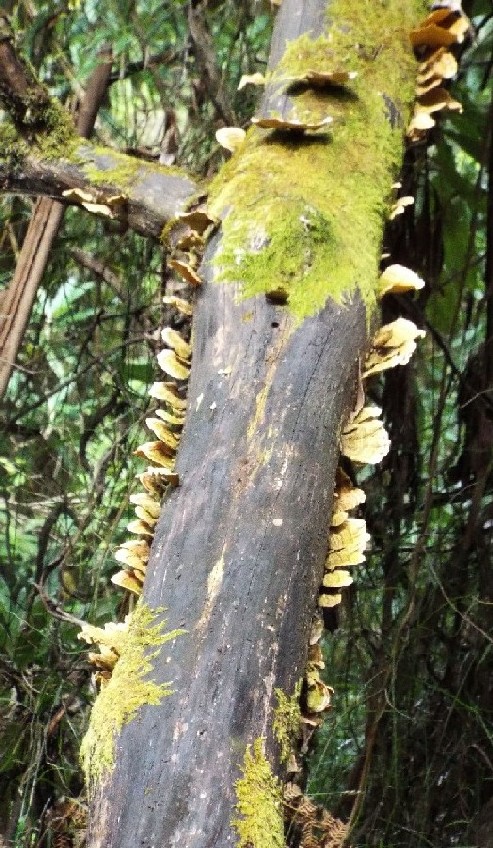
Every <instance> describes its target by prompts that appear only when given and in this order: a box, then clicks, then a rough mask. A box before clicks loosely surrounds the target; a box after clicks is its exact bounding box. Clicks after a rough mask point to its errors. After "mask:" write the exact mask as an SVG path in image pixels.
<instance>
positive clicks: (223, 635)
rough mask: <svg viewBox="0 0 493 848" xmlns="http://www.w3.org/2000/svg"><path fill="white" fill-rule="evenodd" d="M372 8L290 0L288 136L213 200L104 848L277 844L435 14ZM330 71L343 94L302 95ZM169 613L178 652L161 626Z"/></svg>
mask: <svg viewBox="0 0 493 848" xmlns="http://www.w3.org/2000/svg"><path fill="white" fill-rule="evenodd" d="M355 6H357V7H358V8H356V9H355V8H354V7H355ZM360 6H361V4H354V3H351V4H346V3H343V2H342V0H334V2H332V3H326V2H322V0H306V2H299V0H284V3H283V6H282V9H281V11H280V13H279V16H278V19H277V23H276V32H275V36H274V40H273V45H274V46H273V52H272V55H271V60H270V67H271V69H272V71H273V76H272V77H271V79H270V83H269V89H268V91H267V93H266V98H265V100H264V104H263V107H262V109H261V110H260V116H261V120H263V121H264V124H265V121H267V122H269V121H270V122H271V126H275V122H276V121H278V120H282V121H284V122H289V123H291V124H292V125H293V126H294V127H295V133H294V135H293V134H291V135H285V134H284V132H281V133H280V134H277V133H276V132H275V131H274V132H271V131H270V129H269V124H268V123H267V128H266V129H258V128H254V129H253V130H251V131H250V133H249V134H248V137H247V139H246V141H245V143H244V145H243V147H242V148H241V150H240V151H239V152H238V153H237V155H236V156H235V157H233V159H232V160H231V162H230V163H228V165H227V166H226V167H225V168H224V169H223V172H222V174H221V175H220V177H219V179H218V180H217V181H216V183H215V184H214V185H213V186H212V187H211V198H210V208H211V209H212V211H213V213H214V214H215V215H217V216H219V217H221V219H222V227H221V230H220V231H219V233H217V234H216V235H215V236H214V238H213V239H212V241H211V242H210V244H209V246H208V249H207V252H206V256H205V262H204V276H205V284H204V286H203V290H202V291H201V292H200V294H199V296H198V299H197V304H196V308H195V313H194V346H193V368H192V376H191V380H190V384H189V402H188V406H189V412H188V415H187V421H186V425H185V429H184V433H183V437H182V442H181V447H180V452H179V457H178V462H177V470H178V472H179V476H180V486H179V487H178V488H177V489H175V490H174V491H173V492H172V494H171V496H170V497H169V498H168V500H167V501H166V503H165V507H164V509H163V511H162V514H161V518H160V521H159V524H158V527H157V531H156V535H155V540H154V544H153V548H152V554H151V559H150V562H149V565H148V568H147V575H146V582H145V587H144V601H145V607H142V608H141V610H145V611H146V612H145V614H143V613H142V612H141V613H140V615H143V618H142V622H143V624H144V626H142V627H141V628H140V630H139V631H138V632H137V629H136V630H135V632H134V635H135V639H136V646H135V649H134V654H133V657H134V659H135V661H136V662H137V659H138V654H139V650H140V652H141V653H140V656H141V658H142V656H143V655H144V654H145V652H146V646H153V645H154V646H155V650H154V651H153V653H152V655H149V653H147V654H146V656H147V659H146V660H145V662H144V664H143V665H142V664H141V670H142V674H139V673H138V672H136V669H135V664H132V663H134V660H132V662H130V660H128V659H126V660H125V663H126V664H125V665H124V666H123V667H124V668H125V669H130V672H131V673H130V674H129V675H127V676H125V675H124V674H123V673H122V674H120V676H119V678H118V679H117V680H116V681H115V682H114V681H113V679H112V681H111V684H109V685H108V687H107V692H106V696H105V697H106V701H105V705H106V706H105V708H104V709H101V708H99V709H98V708H96V709H95V710H94V713H93V719H92V722H91V727H90V730H89V734H88V737H87V738H86V743H85V746H84V748H85V757H86V768H87V773H88V779H89V789H90V827H89V837H88V844H89V846H90V848H96V846H105V848H117V846H118V848H135V846H136V845H139V846H142V847H143V848H152V846H158V845H159V846H164V845H166V846H175V845H176V846H178V845H179V846H186V848H212V846H214V848H225V846H226V845H230V844H239V845H242V846H247V845H248V846H249V845H252V844H253V845H254V846H256V848H270V846H282V845H283V844H284V837H283V831H282V810H281V804H280V792H279V786H278V784H277V783H276V780H275V779H274V777H273V775H282V774H283V765H282V764H281V757H280V744H279V742H280V740H279V735H278V734H276V733H275V732H274V731H273V718H274V716H275V715H276V708H277V706H278V703H279V694H278V692H279V691H280V692H282V693H283V694H285V695H286V696H288V697H291V696H293V693H294V692H295V687H296V684H297V682H298V681H299V680H300V678H301V677H302V676H303V670H304V665H305V662H306V653H307V641H308V633H309V628H310V622H311V618H312V614H313V612H314V609H315V603H316V596H317V589H318V586H319V585H320V581H321V577H322V573H323V566H324V560H325V557H326V553H327V546H328V535H329V517H330V511H331V500H332V493H333V487H334V477H335V471H336V466H337V460H338V452H339V448H338V445H339V435H340V430H341V422H343V420H344V418H345V416H347V414H348V412H349V411H350V408H351V405H352V404H353V403H354V398H355V388H356V382H357V374H358V360H359V358H360V357H361V356H362V355H363V353H364V351H365V349H366V348H367V346H368V328H369V324H370V320H371V316H372V313H373V311H374V308H375V303H376V295H375V292H376V282H377V277H378V258H379V252H380V245H381V235H382V229H383V221H384V216H385V212H386V208H387V202H388V197H389V194H390V185H391V183H392V180H393V178H395V171H396V168H397V167H398V163H399V160H400V156H401V150H402V134H403V131H402V125H401V126H396V123H395V115H399V114H401V115H402V116H403V118H402V120H403V121H404V120H405V119H406V115H407V110H408V107H409V104H410V102H411V100H412V92H413V87H414V63H413V58H412V55H411V51H410V47H409V46H408V30H409V28H410V27H411V26H412V25H413V24H414V23H415V22H416V16H417V14H418V13H419V10H420V7H421V4H420V3H416V4H415V6H414V8H407V10H406V11H404V12H403V11H402V4H401V3H400V0H389V2H388V3H387V4H386V6H385V8H383V7H381V6H380V5H379V4H378V5H375V6H374V8H373V7H372V10H371V12H370V11H369V10H368V9H367V8H366V5H365V9H364V10H363V9H361V8H360ZM412 6H413V4H408V7H412ZM421 11H422V9H421ZM382 33H385V39H382ZM292 39H293V40H292ZM327 70H329V71H338V70H342V71H343V72H347V76H345V77H343V82H342V83H341V84H338V85H336V86H334V85H333V84H332V83H331V82H327V84H325V85H322V87H321V88H319V87H313V86H312V85H310V84H308V83H307V82H306V79H305V77H306V73H307V71H321V72H323V71H327ZM353 71H357V72H358V74H359V76H358V78H357V79H358V82H357V83H355V84H354V86H353V84H352V81H353V79H354V77H353V76H352V72H353ZM292 83H294V84H295V91H294V92H293V93H292V94H291V93H290V91H288V90H287V88H286V87H288V88H290V87H291V84H292ZM346 83H347V85H346ZM349 83H351V84H349ZM280 100H281V101H282V107H281V109H280V110H279V107H278V105H275V107H274V106H273V105H272V104H278V103H279V102H280ZM273 109H274V111H273ZM279 112H281V113H282V114H281V115H279ZM329 114H330V115H332V116H333V118H334V122H333V127H334V128H333V133H332V134H331V135H330V136H329V135H327V133H326V127H327V123H323V122H324V121H325V119H326V118H327V116H328V115H329ZM391 118H392V120H391ZM317 123H318V124H319V125H322V127H323V128H324V131H323V132H322V134H321V135H320V134H319V135H310V132H311V130H310V128H311V127H312V128H313V127H314V126H315V125H316V124H317ZM261 126H262V123H261ZM296 127H298V129H297V130H296ZM163 607H165V608H166V613H165V616H166V619H167V622H166V627H167V628H169V629H171V630H173V631H176V632H175V633H174V636H173V638H172V639H171V640H168V641H166V642H164V641H163V638H162V637H161V636H160V635H159V628H158V627H154V629H153V628H152V627H149V623H150V622H153V621H154V622H156V621H158V620H159V619H158V615H159V613H158V611H159V610H160V609H161V608H163ZM178 631H185V632H181V635H178ZM138 638H141V639H142V641H141V642H140V647H139V646H137V639H138ZM120 662H123V660H120V661H119V663H118V664H117V666H116V668H117V669H118V667H119V664H120ZM115 675H116V672H115ZM115 675H114V677H115ZM143 680H145V686H147V689H145V686H144V689H145V691H144V689H143V688H142V687H143V685H144V684H143ZM135 681H137V688H136V689H135V698H134V700H131V699H132V697H133V696H131V695H130V694H129V693H130V691H131V689H132V686H133V684H134V683H135ZM110 685H111V686H112V688H111V694H110V695H108V691H109V686H110ZM276 690H278V691H277V693H276ZM165 695H167V697H164V696H165ZM129 698H130V700H131V703H132V705H133V706H132V709H128V703H129ZM123 702H125V704H126V706H125V705H124V706H122V703H123ZM100 703H101V702H100ZM134 707H135V709H134ZM124 714H125V715H126V716H127V718H125V719H123V720H119V719H118V716H120V717H121V716H122V715H124ZM115 728H116V729H117V735H116V739H115V744H114V746H113V747H111V745H110V749H109V748H108V744H107V742H108V740H107V737H108V735H110V736H111V734H112V732H113V730H114V729H115ZM238 780H240V781H241V780H242V781H243V782H240V784H238V783H237V781H238ZM245 793H246V794H247V795H249V796H250V797H251V807H250V810H249V811H248V810H247V808H246V806H245V804H242V802H241V798H242V797H243V798H244V797H245ZM238 797H239V798H240V803H239V804H238ZM234 821H236V824H235V825H234V826H232V822H234Z"/></svg>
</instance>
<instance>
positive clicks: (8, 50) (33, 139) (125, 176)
mask: <svg viewBox="0 0 493 848" xmlns="http://www.w3.org/2000/svg"><path fill="white" fill-rule="evenodd" d="M0 105H1V106H2V107H3V108H4V110H5V113H6V115H7V116H8V119H4V120H3V121H1V122H0V151H1V152H0V182H1V186H2V190H3V191H9V192H15V193H20V194H30V195H47V196H49V197H51V198H52V199H56V200H60V201H62V202H65V203H78V204H80V205H83V206H85V208H86V209H88V210H89V211H92V212H99V214H103V215H105V214H106V215H109V216H110V217H112V218H117V219H119V220H121V221H123V222H124V223H125V224H126V225H128V226H129V227H131V228H133V229H135V230H137V231H139V232H142V233H143V234H145V235H153V236H159V234H160V232H161V230H162V228H163V226H164V225H165V224H166V223H167V222H168V221H170V220H171V219H172V218H174V217H175V216H176V215H177V214H178V213H179V212H181V211H182V210H183V208H184V206H185V204H186V201H187V200H188V199H189V198H190V197H191V196H192V195H193V194H194V193H195V191H196V186H195V185H194V183H193V182H192V181H191V180H190V179H188V177H187V175H186V174H184V173H182V172H181V171H179V170H178V169H171V168H163V167H162V166H160V165H158V164H155V165H154V164H153V163H149V162H144V161H141V160H138V159H135V158H134V157H131V156H126V155H124V154H122V153H118V152H116V151H114V150H111V149H109V148H105V147H96V146H94V145H91V144H90V143H89V142H85V143H84V144H81V142H80V137H79V136H78V134H77V132H76V129H75V127H74V125H73V122H72V119H71V117H70V115H69V114H68V112H67V111H66V110H65V109H64V108H63V106H62V105H61V104H60V103H59V102H58V101H57V100H55V99H54V98H52V97H50V95H49V92H48V90H47V89H46V87H45V86H44V85H42V84H41V83H40V82H39V81H38V80H37V79H36V76H35V74H34V71H33V69H32V68H31V66H30V65H29V63H28V62H27V61H26V60H25V59H24V58H23V57H22V56H21V55H20V53H19V52H18V51H17V50H16V47H15V44H14V39H13V35H12V32H11V30H10V28H9V24H8V20H7V18H6V17H5V16H3V15H0ZM73 189H78V190H82V191H83V192H84V193H85V194H86V195H87V196H86V197H84V196H83V195H81V194H80V193H76V192H75V193H74V192H73ZM67 192H71V193H70V195H67Z"/></svg>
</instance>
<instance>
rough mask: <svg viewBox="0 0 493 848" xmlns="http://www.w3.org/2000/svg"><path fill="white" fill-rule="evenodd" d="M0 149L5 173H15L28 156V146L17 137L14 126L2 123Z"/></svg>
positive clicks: (0, 125) (0, 126)
mask: <svg viewBox="0 0 493 848" xmlns="http://www.w3.org/2000/svg"><path fill="white" fill-rule="evenodd" d="M0 149H1V150H2V160H3V167H4V168H5V169H6V171H8V172H11V173H15V172H16V170H17V169H18V168H19V167H20V165H21V164H22V161H23V159H24V157H25V156H27V154H28V146H27V144H26V142H25V141H23V139H22V138H20V137H19V135H18V133H17V132H16V130H15V128H14V126H13V125H12V124H11V123H9V122H7V121H4V122H2V123H1V124H0Z"/></svg>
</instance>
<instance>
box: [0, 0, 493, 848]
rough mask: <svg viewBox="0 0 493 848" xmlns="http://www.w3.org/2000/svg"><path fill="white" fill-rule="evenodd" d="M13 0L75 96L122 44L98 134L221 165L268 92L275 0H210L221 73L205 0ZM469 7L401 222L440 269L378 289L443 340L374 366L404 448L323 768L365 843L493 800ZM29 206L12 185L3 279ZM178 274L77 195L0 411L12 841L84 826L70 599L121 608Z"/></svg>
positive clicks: (443, 825) (488, 39)
mask: <svg viewBox="0 0 493 848" xmlns="http://www.w3.org/2000/svg"><path fill="white" fill-rule="evenodd" d="M4 5H6V7H7V11H8V12H9V13H10V14H11V21H12V25H13V26H14V29H15V31H16V33H17V35H18V38H19V41H20V43H21V44H22V47H23V49H24V50H25V52H26V53H27V55H28V56H29V58H30V60H31V61H32V63H33V65H34V67H35V69H36V71H37V73H38V75H39V77H40V78H41V79H42V80H44V81H45V82H46V83H47V85H48V86H49V88H50V90H51V92H52V93H54V94H56V95H57V96H58V97H60V98H61V100H62V101H63V102H64V103H65V104H66V105H67V107H68V108H72V109H73V108H75V105H76V102H77V99H78V98H79V97H80V95H81V92H82V90H83V85H84V81H85V80H86V79H87V78H88V76H89V75H90V73H91V71H92V70H93V69H94V67H95V66H96V64H97V62H98V56H97V53H98V49H99V48H101V47H103V46H104V45H111V48H112V51H113V58H114V65H113V68H114V72H113V75H112V78H111V84H110V86H109V88H108V94H107V98H106V101H105V104H104V106H103V108H102V109H101V110H100V112H99V117H98V122H97V125H96V137H97V138H99V139H101V141H102V142H103V143H105V144H110V145H113V146H115V147H117V148H118V149H121V150H131V151H132V152H138V153H139V155H142V156H145V157H151V158H152V157H153V158H157V157H158V156H159V154H160V152H162V151H163V150H164V152H165V153H167V154H168V155H174V156H175V157H176V161H177V163H178V164H180V165H183V166H184V167H185V168H186V169H188V170H189V171H191V172H192V173H193V174H194V175H195V176H196V177H198V178H200V179H204V180H206V178H207V177H208V176H210V175H211V174H212V173H214V172H215V170H216V169H217V167H218V166H219V164H220V162H221V161H222V153H221V152H220V151H219V149H218V146H217V144H216V143H215V140H214V132H215V130H216V129H217V128H218V127H220V126H222V125H224V124H236V125H243V124H245V122H246V121H247V120H248V118H249V116H250V115H251V113H252V109H253V104H254V94H252V93H250V91H249V89H248V88H247V89H245V90H242V91H241V92H238V91H237V86H238V82H239V79H240V77H241V75H242V74H244V73H252V72H253V71H256V70H261V71H262V70H264V69H265V62H266V58H267V53H268V45H269V37H270V31H271V12H270V9H269V7H268V5H266V6H265V7H264V6H263V5H262V3H260V2H256V0H235V2H233V0H213V1H212V2H209V3H206V2H203V3H201V4H197V3H194V4H193V6H194V10H195V11H196V12H197V15H198V22H199V23H198V25H199V26H203V27H204V33H205V36H204V38H205V37H206V36H207V38H209V39H210V42H206V41H205V42H204V43H208V44H209V45H210V47H211V50H212V55H213V56H214V57H215V61H214V67H213V68H212V69H210V68H207V63H206V59H205V58H204V54H203V53H202V52H201V51H200V49H199V48H198V45H197V42H196V41H194V39H193V37H191V35H190V31H189V25H188V22H187V14H188V12H189V6H190V4H189V3H188V2H182V1H181V0H140V2H137V0H135V2H131V1H130V0H129V2H124V0H99V2H96V0H80V2H68V3H66V2H60V3H57V2H51V0H50V2H42V0H23V2H18V3H9V2H7V3H6V4H4ZM470 6H471V8H469V9H468V11H469V12H470V14H471V16H472V20H473V24H474V34H472V36H471V41H470V45H469V47H468V49H467V52H466V53H465V55H464V56H463V59H462V65H461V72H460V77H459V79H458V81H457V83H456V84H454V94H455V96H456V97H457V98H458V99H459V100H461V101H462V103H463V105H464V112H463V114H462V115H459V116H456V117H454V118H453V119H449V120H447V122H446V124H443V125H442V126H441V127H440V129H439V130H438V131H437V132H436V133H435V135H434V136H433V137H432V138H431V139H430V144H429V145H427V146H424V145H418V146H415V147H413V148H412V149H410V150H409V151H408V155H407V158H406V163H405V167H404V171H403V178H402V179H403V185H404V188H405V193H406V194H415V195H416V203H415V205H414V207H407V209H406V212H405V214H404V215H402V216H400V217H399V218H398V219H396V221H395V222H394V224H393V225H392V226H391V227H389V229H388V232H387V235H386V240H385V249H387V248H389V249H390V250H391V251H392V256H393V257H395V259H396V261H401V262H403V263H404V264H407V265H409V266H411V267H412V268H414V269H415V270H417V271H418V272H420V273H422V275H423V276H424V277H425V279H426V280H427V283H428V285H427V288H426V290H424V293H420V295H419V296H418V297H416V298H414V299H413V298H409V297H407V296H406V297H405V298H401V299H399V300H397V299H396V300H394V301H391V302H390V303H389V304H388V305H387V304H386V307H385V309H386V314H385V316H384V319H385V320H386V321H387V320H392V318H393V317H395V316H397V315H398V314H404V315H407V316H408V317H411V318H412V319H413V320H414V321H415V322H416V323H418V324H419V326H423V327H425V328H426V329H427V338H426V340H425V341H424V342H423V343H422V344H421V347H420V352H419V355H418V356H417V357H416V358H415V360H414V362H413V363H412V365H411V366H409V367H407V368H406V369H403V368H398V369H394V370H393V371H391V372H390V374H389V376H388V377H386V378H385V379H382V380H376V381H375V382H374V383H373V385H372V389H371V392H372V397H373V399H374V400H376V401H377V402H378V403H380V404H381V405H382V406H383V408H384V411H385V416H386V419H387V426H388V428H389V430H390V434H391V437H392V451H391V453H390V455H389V457H388V458H387V460H386V462H385V463H384V464H383V465H381V466H378V468H377V471H376V472H374V473H373V474H371V475H369V476H368V477H367V479H366V480H364V488H365V490H366V492H367V495H368V502H367V505H366V509H365V514H366V518H367V521H368V524H369V530H370V532H371V534H372V543H371V551H370V554H369V556H368V562H367V565H366V566H365V567H361V570H360V572H359V574H358V579H357V581H356V585H355V586H354V587H352V588H351V591H350V592H348V593H347V595H346V599H345V602H344V605H343V608H342V610H341V613H340V616H339V622H338V623H339V627H338V629H337V630H336V631H335V632H334V633H333V634H331V635H329V636H328V638H327V640H326V652H327V682H328V683H330V684H331V685H333V686H334V688H335V690H336V694H335V698H334V710H333V713H332V714H331V715H330V717H329V719H328V720H327V721H326V723H325V726H324V729H323V730H322V731H321V733H320V735H319V740H318V744H317V747H316V751H315V753H314V755H313V757H312V762H311V770H310V779H309V789H310V792H311V794H312V795H313V796H314V797H315V798H316V799H317V801H319V802H321V803H324V804H326V805H327V806H328V807H329V808H330V809H331V810H332V812H335V813H339V814H340V815H342V816H348V815H349V814H351V813H352V815H353V819H354V822H355V830H354V834H353V837H352V840H351V843H352V845H353V846H354V848H356V846H361V848H363V846H381V848H383V846H385V848H394V846H395V848H397V846H399V848H404V846H410V847H411V846H437V848H438V846H448V845H451V846H452V845H455V846H457V845H462V846H465V845H471V846H472V845H477V844H480V843H479V841H478V835H477V834H478V829H479V830H480V829H481V827H482V822H483V821H484V819H485V815H486V816H487V812H486V811H487V804H488V801H490V799H492V798H493V730H492V727H493V724H492V712H493V650H492V634H493V627H492V624H493V606H492V602H493V572H492V566H491V563H492V559H493V558H492V553H493V551H492V532H491V530H492V526H493V486H492V484H493V473H492V472H493V467H492V455H493V452H492V446H493V396H492V391H491V385H492V377H493V270H492V268H493V241H492V239H493V213H492V208H493V198H492V197H491V196H490V187H491V186H493V180H492V178H491V176H490V174H491V173H493V165H492V160H493V157H492V156H491V144H490V127H491V123H492V122H491V120H490V116H491V114H492V106H491V101H492V95H493V92H492V83H491V68H492V64H493V13H492V11H491V4H490V3H489V2H487V0H477V2H475V3H474V4H470ZM210 55H211V54H209V57H210ZM206 58H207V57H206ZM0 118H1V116H0ZM491 191H493V189H491ZM31 211H32V205H31V201H29V200H27V199H21V198H18V197H15V198H13V197H5V196H3V197H2V198H1V200H0V246H1V249H0V287H1V288H5V287H6V286H7V285H8V283H9V281H10V279H11V276H12V273H13V269H14V267H15V263H16V259H17V256H18V252H19V247H20V245H21V244H22V239H23V236H24V234H25V231H26V227H27V224H28V221H29V217H30V214H31ZM166 285H167V279H166V270H165V263H164V260H163V255H162V250H161V248H160V246H159V245H157V244H156V243H154V242H152V241H151V240H145V239H142V238H140V237H138V236H136V235H135V234H133V233H131V232H125V233H122V232H121V231H119V230H118V229H115V228H114V226H113V225H112V224H111V222H110V223H107V222H102V221H101V220H99V219H95V218H92V217H91V216H89V215H87V214H85V213H82V212H81V211H79V210H71V211H68V212H67V213H66V214H65V218H64V224H63V229H62V230H61V232H60V235H59V237H58V239H57V241H56V243H55V245H54V248H53V251H52V256H51V262H50V266H49V269H48V271H47V273H46V275H45V278H44V281H43V285H42V287H41V288H40V289H39V292H38V297H37V300H36V304H35V308H34V312H33V315H32V319H31V322H30V325H29V329H28V332H27V335H26V337H25V339H24V344H23V347H22V350H21V353H20V356H19V359H18V367H17V369H16V371H15V374H14V376H13V378H12V380H11V383H10V385H9V389H8V394H7V396H6V398H5V399H4V403H3V408H2V413H1V422H0V427H1V430H0V498H1V500H0V558H1V571H0V844H1V842H2V838H3V840H4V841H5V843H6V844H11V845H14V846H16V848H21V846H39V848H41V846H43V847H44V846H46V848H49V846H58V848H60V846H62V845H75V844H80V842H81V839H82V837H81V833H82V830H79V831H78V830H77V827H78V825H80V824H83V815H79V812H80V811H82V812H83V805H84V798H83V790H82V782H81V774H80V770H79V766H78V757H77V752H78V745H79V742H80V738H81V735H82V733H83V730H84V727H85V722H86V719H87V711H88V706H89V705H90V702H91V699H92V696H93V687H92V683H91V670H90V667H89V665H88V663H87V661H86V659H85V654H84V649H83V646H82V645H81V643H80V642H79V641H78V640H77V631H78V626H77V623H76V620H77V619H85V620H90V621H91V622H93V623H102V622H104V621H107V620H109V619H115V618H116V617H118V616H122V615H123V614H124V613H125V611H126V608H127V604H128V601H126V600H125V599H124V597H123V595H122V593H121V592H119V591H118V590H115V588H114V587H113V585H112V584H111V582H110V575H111V573H112V572H113V571H114V569H115V563H114V561H113V558H112V552H113V551H114V549H115V547H116V546H117V544H118V542H120V541H122V540H123V538H124V528H125V524H126V522H127V521H128V519H129V517H130V513H131V510H130V509H129V507H128V496H129V494H130V492H131V490H132V485H133V478H134V475H135V473H136V471H137V470H138V468H139V467H140V466H139V462H138V461H137V460H135V458H134V457H133V455H132V450H133V449H134V448H135V446H136V445H137V444H138V443H139V441H141V440H142V438H141V437H142V430H141V423H142V420H143V417H144V413H145V409H146V406H147V402H148V401H147V388H148V386H149V384H150V383H151V382H152V380H153V379H154V359H153V356H152V353H153V351H154V348H155V345H156V343H157V338H158V337H157V332H156V331H157V328H158V327H159V325H160V322H161V319H162V316H161V306H160V303H161V297H160V295H161V294H162V293H163V292H164V290H165V289H166ZM71 617H72V618H71ZM490 815H491V816H492V817H491V819H490V821H491V822H492V824H491V825H490V831H493V814H491V813H490ZM487 832H488V831H485V833H487ZM77 834H79V836H78V835H77ZM62 840H65V841H62Z"/></svg>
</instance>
